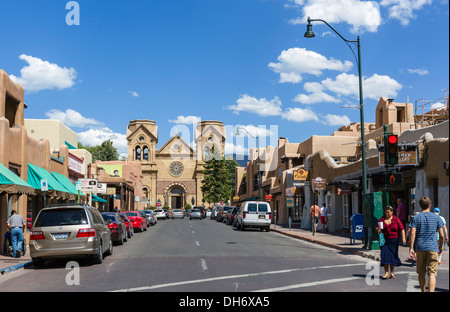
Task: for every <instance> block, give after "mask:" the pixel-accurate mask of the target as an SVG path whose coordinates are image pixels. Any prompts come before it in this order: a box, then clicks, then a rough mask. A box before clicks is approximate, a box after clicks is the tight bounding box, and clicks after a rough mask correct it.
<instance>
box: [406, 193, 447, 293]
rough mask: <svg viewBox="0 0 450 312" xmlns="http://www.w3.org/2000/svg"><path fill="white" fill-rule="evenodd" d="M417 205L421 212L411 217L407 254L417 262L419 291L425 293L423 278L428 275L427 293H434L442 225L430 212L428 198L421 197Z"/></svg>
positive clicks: (441, 239) (442, 239)
mask: <svg viewBox="0 0 450 312" xmlns="http://www.w3.org/2000/svg"><path fill="white" fill-rule="evenodd" d="M419 205H420V208H421V209H422V212H421V213H419V214H417V215H415V216H414V217H412V219H411V223H410V225H409V226H410V227H411V240H410V247H409V254H410V256H411V257H413V258H414V257H416V260H417V274H418V275H419V284H420V289H421V291H422V292H425V291H426V287H425V276H426V274H427V273H428V291H429V292H434V290H435V288H436V276H437V268H438V264H439V254H440V253H441V252H442V246H443V244H444V230H443V227H444V223H443V222H442V220H441V218H439V216H437V215H435V214H434V213H433V212H431V200H430V199H429V198H428V197H426V196H423V197H421V198H420V200H419ZM436 231H438V232H439V242H438V241H437V240H436ZM414 241H416V246H415V248H416V250H414Z"/></svg>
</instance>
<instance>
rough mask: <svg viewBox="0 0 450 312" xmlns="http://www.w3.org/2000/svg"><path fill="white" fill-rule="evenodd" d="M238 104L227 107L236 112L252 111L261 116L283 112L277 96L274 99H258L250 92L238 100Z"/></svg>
mask: <svg viewBox="0 0 450 312" xmlns="http://www.w3.org/2000/svg"><path fill="white" fill-rule="evenodd" d="M236 103H237V105H229V106H228V107H227V108H228V109H230V110H233V111H234V112H235V113H237V114H238V113H239V112H250V113H255V114H258V115H260V116H277V115H280V113H281V101H280V99H279V98H278V97H277V96H275V97H274V98H273V99H272V100H270V101H269V100H267V99H265V98H260V99H257V98H255V97H252V96H249V95H248V94H244V95H242V96H241V97H240V98H239V99H237V101H236Z"/></svg>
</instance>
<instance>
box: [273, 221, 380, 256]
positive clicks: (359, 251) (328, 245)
mask: <svg viewBox="0 0 450 312" xmlns="http://www.w3.org/2000/svg"><path fill="white" fill-rule="evenodd" d="M270 230H271V231H274V232H277V233H280V234H282V235H285V236H289V237H291V238H296V239H300V240H304V241H307V242H310V243H313V244H319V245H322V246H325V247H328V248H334V249H338V250H341V251H345V252H347V253H351V254H354V255H357V256H361V257H364V258H369V259H372V260H376V261H379V260H380V256H378V255H373V254H369V253H367V252H364V251H361V250H354V249H351V248H345V247H341V246H338V245H335V244H332V243H327V242H324V241H320V240H317V239H314V238H310V237H305V236H301V235H297V234H293V233H287V232H284V231H279V230H277V229H274V228H271V229H270Z"/></svg>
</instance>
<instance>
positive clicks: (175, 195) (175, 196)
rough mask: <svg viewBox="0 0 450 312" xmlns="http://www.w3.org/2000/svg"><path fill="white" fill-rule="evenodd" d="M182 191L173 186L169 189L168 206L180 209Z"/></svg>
mask: <svg viewBox="0 0 450 312" xmlns="http://www.w3.org/2000/svg"><path fill="white" fill-rule="evenodd" d="M183 197H184V196H183V191H182V190H181V189H180V188H178V187H175V188H173V189H172V190H171V191H170V208H172V209H181V208H183V207H182V204H183Z"/></svg>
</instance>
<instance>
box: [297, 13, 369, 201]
mask: <svg viewBox="0 0 450 312" xmlns="http://www.w3.org/2000/svg"><path fill="white" fill-rule="evenodd" d="M311 22H322V23H325V24H326V25H327V26H328V27H330V28H331V30H333V31H334V32H335V33H336V34H337V35H338V36H339V37H341V39H342V40H344V41H345V43H346V44H347V45H348V47H349V48H350V50H351V51H352V53H353V56H355V53H354V52H353V49H352V47H351V46H350V45H349V43H356V45H357V47H358V57H356V56H355V59H357V62H358V76H359V112H360V118H361V157H362V187H363V195H365V194H367V172H366V171H367V169H366V139H365V135H364V103H363V88H362V74H361V46H360V41H359V36H357V38H356V40H347V39H345V38H344V37H342V36H341V34H340V33H338V32H337V31H336V30H335V29H334V28H333V27H331V25H330V24H328V23H327V22H326V21H324V20H322V19H310V18H309V17H308V25H307V26H306V32H305V37H306V38H313V37H314V36H315V34H314V32H313V31H312V24H311Z"/></svg>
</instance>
